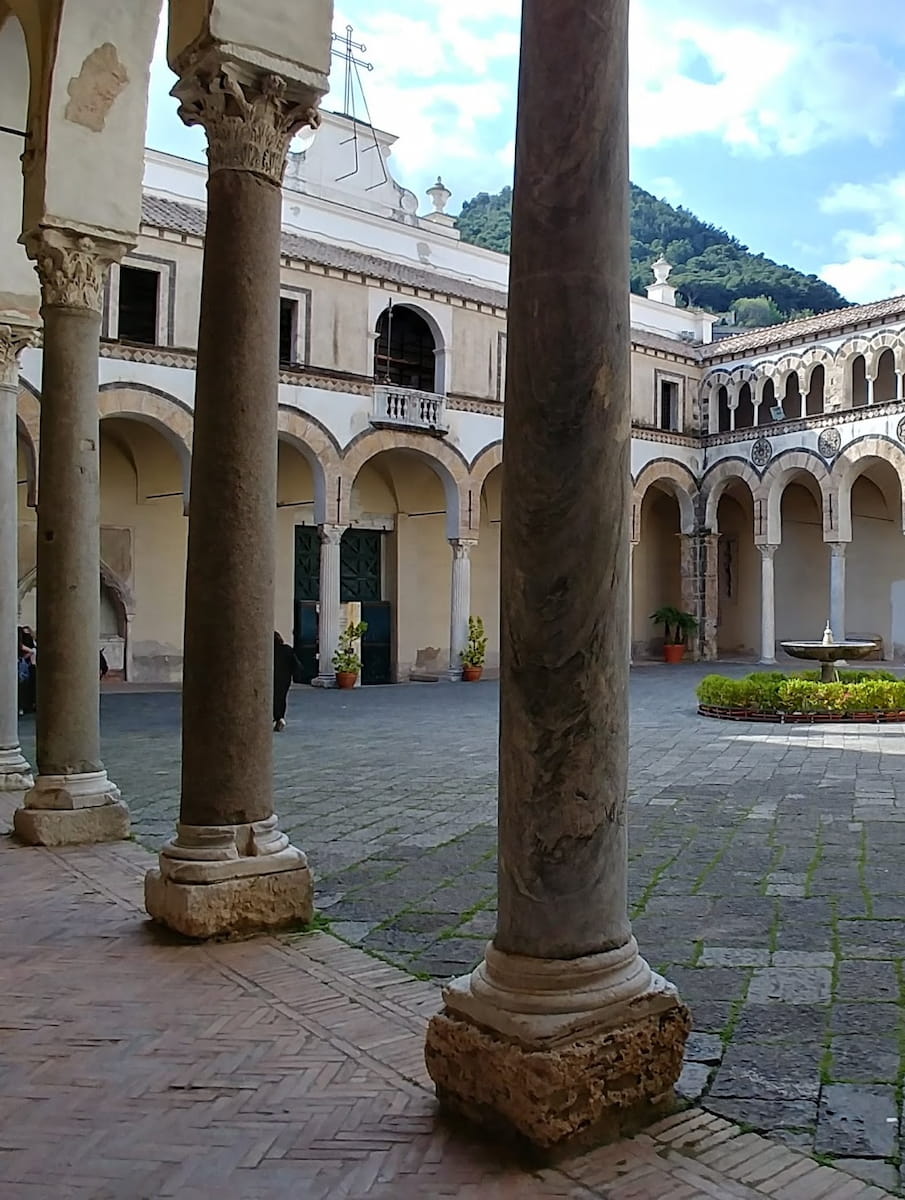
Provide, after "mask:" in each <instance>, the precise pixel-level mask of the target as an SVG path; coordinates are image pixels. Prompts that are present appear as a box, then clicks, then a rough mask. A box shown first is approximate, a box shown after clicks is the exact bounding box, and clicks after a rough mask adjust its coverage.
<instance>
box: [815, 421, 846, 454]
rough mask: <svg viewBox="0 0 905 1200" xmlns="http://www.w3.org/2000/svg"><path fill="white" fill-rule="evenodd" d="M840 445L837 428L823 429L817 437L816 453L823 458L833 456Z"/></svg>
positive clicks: (840, 440) (839, 435) (837, 451)
mask: <svg viewBox="0 0 905 1200" xmlns="http://www.w3.org/2000/svg"><path fill="white" fill-rule="evenodd" d="M841 446H842V435H841V434H840V432H839V430H838V429H834V428H832V427H830V428H829V429H824V430H823V431H822V432H821V434H820V437H819V438H818V439H817V453H818V454H820V455H822V456H823V457H824V458H835V457H836V455H837V454H838V453H839V450H840V448H841Z"/></svg>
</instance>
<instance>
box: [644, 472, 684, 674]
mask: <svg viewBox="0 0 905 1200" xmlns="http://www.w3.org/2000/svg"><path fill="white" fill-rule="evenodd" d="M681 552H682V547H681V544H680V540H679V505H678V501H677V500H676V499H675V498H674V497H673V496H669V495H667V494H666V493H665V492H661V491H660V490H659V488H657V487H650V488H648V490H647V492H646V493H645V495H644V500H643V501H642V504H641V538H640V541H639V542H638V545H637V546H635V549H634V552H633V555H632V560H633V561H632V645H633V646H634V647H635V648H636V650H637V651H638V652H639V653H641V654H644V653H649V652H652V651H655V650H656V648H657V647H658V645H659V644H661V643H662V640H663V627H662V626H660V625H654V623H653V621H651V619H650V615H651V613H652V612H655V611H656V610H657V609H658V608H661V607H662V606H663V605H664V604H671V605H674V606H675V607H676V608H681V607H682V577H681V571H680V559H681Z"/></svg>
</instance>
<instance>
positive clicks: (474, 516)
mask: <svg viewBox="0 0 905 1200" xmlns="http://www.w3.org/2000/svg"><path fill="white" fill-rule="evenodd" d="M502 462H503V443H502V440H501V441H498V442H491V444H490V445H489V446H485V447H484V449H483V450H482V451H481V452H480V454H478V455H477V456H476V457H475V459H474V461H473V462H472V464H471V469H470V471H469V483H468V524H469V527H470V528H471V529H472V530H474V534H473V536H475V537H476V536H477V533H478V530H479V529H480V525H481V498H482V496H483V492H484V484H485V483H486V482H487V479H488V477H489V476H490V474H491V472H493V471H495V470H496V469H497V467H499V466H501V465H502Z"/></svg>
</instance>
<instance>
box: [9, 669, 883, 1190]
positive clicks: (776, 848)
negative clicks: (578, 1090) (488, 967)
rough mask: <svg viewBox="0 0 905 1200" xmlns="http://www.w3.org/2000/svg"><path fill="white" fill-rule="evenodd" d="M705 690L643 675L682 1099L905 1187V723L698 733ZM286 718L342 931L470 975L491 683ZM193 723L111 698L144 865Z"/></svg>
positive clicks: (280, 794)
mask: <svg viewBox="0 0 905 1200" xmlns="http://www.w3.org/2000/svg"><path fill="white" fill-rule="evenodd" d="M727 671H729V672H732V673H741V672H742V668H727ZM703 673H704V669H703V668H701V667H697V666H683V667H679V668H667V667H659V666H651V667H641V668H638V669H636V670H635V671H634V672H633V678H632V696H631V700H632V754H631V805H630V818H629V819H630V839H631V850H630V855H631V902H632V908H633V916H634V928H635V932H636V934H637V937H638V940H639V942H640V944H641V948H642V951H643V953H644V954H645V955H646V956H647V958H648V959H649V960H650V961H651V963H652V964H654V965H656V966H657V967H658V968H659V969H661V970H663V971H664V972H665V973H666V974H668V975H669V977H670V978H671V979H673V980H674V981H675V982H676V983H677V984H678V985H679V987H680V988H681V991H682V994H683V996H684V997H685V999H686V1000H687V1001H688V1002H689V1004H690V1005H691V1007H692V1010H693V1015H694V1020H695V1029H696V1033H695V1034H694V1035H693V1037H692V1041H691V1045H690V1049H689V1061H688V1065H687V1068H686V1071H685V1074H684V1076H683V1088H684V1089H685V1091H686V1094H688V1095H689V1096H691V1097H696V1096H698V1095H701V1094H702V1095H703V1099H702V1103H703V1104H704V1105H705V1106H706V1107H707V1108H708V1109H709V1110H711V1111H712V1112H714V1113H719V1114H721V1115H722V1116H725V1117H729V1118H731V1119H733V1120H739V1121H743V1122H745V1123H746V1124H747V1125H749V1126H751V1127H753V1128H755V1129H758V1130H765V1131H769V1132H770V1133H771V1134H772V1136H773V1137H775V1138H778V1139H780V1140H781V1141H784V1142H786V1143H788V1144H790V1145H793V1146H796V1147H802V1148H805V1149H807V1150H808V1151H810V1152H812V1153H816V1154H818V1155H821V1156H826V1157H827V1159H828V1160H829V1159H833V1160H835V1161H838V1162H839V1163H840V1165H843V1166H844V1167H845V1168H846V1170H849V1171H852V1172H854V1173H857V1174H859V1175H863V1176H864V1177H866V1178H868V1179H870V1180H874V1181H876V1182H877V1183H878V1184H880V1185H882V1186H883V1187H886V1188H888V1189H890V1190H897V1189H899V1186H900V1177H899V1163H900V1160H901V1153H902V1145H901V1137H902V1134H903V1133H905V1130H903V1129H902V1127H901V1120H902V1112H901V1101H902V1092H903V1083H905V1074H903V1070H905V979H903V959H905V866H903V864H905V771H903V769H902V768H903V766H905V757H903V756H905V726H903V727H899V726H894V725H885V726H876V727H874V726H845V727H842V726H840V727H833V726H826V725H821V726H812V727H805V726H789V727H781V726H771V725H763V724H741V723H739V724H732V723H723V722H717V721H712V720H708V719H706V718H700V717H698V716H697V714H696V712H695V708H694V698H693V687H694V684H695V683H696V681H697V680H698V679H699V678H700V676H701V675H702V674H703ZM290 703H291V708H290V718H291V723H290V727H289V729H288V730H287V731H286V733H285V734H283V735H281V736H280V737H279V738H278V739H277V744H276V763H277V785H276V788H277V807H278V810H279V812H280V814H281V818H282V824H283V827H284V828H286V829H287V830H288V831H289V832H290V833H291V834H292V837H293V839H294V841H295V842H296V844H298V845H301V846H303V847H304V848H305V849H306V850H307V851H308V853H309V855H310V857H311V860H312V863H313V865H314V868H315V870H316V872H317V874H318V877H319V895H318V903H319V907H320V908H321V910H322V912H323V913H324V914H325V916H326V917H327V918H328V919H329V922H330V927H331V929H332V930H333V931H334V932H335V933H337V934H338V935H339V936H340V937H342V938H343V939H345V940H347V941H348V942H350V943H352V944H353V945H359V946H361V947H363V948H364V949H365V950H367V951H369V952H370V953H372V954H375V955H380V956H383V957H384V958H386V959H388V960H389V961H390V962H392V963H394V964H397V965H399V966H401V967H403V968H404V969H405V970H407V971H409V972H412V973H417V974H422V975H424V976H440V977H442V976H446V975H450V974H453V973H461V972H462V971H464V970H467V969H468V968H470V967H471V966H472V965H473V964H474V963H475V962H476V961H477V960H478V958H479V957H480V955H481V952H482V947H483V943H484V940H485V939H486V937H487V936H488V935H489V934H490V933H491V932H492V930H493V927H494V903H495V901H494V889H495V876H494V848H495V828H494V813H495V753H496V719H495V716H496V703H497V689H496V687H495V685H492V684H480V685H477V686H474V685H472V686H463V685H458V686H453V685H430V684H423V685H412V686H409V687H400V688H381V689H364V690H360V691H357V692H355V693H353V694H349V693H339V692H318V691H314V690H313V689H296V690H295V691H294V692H293V695H292V698H291V702H290ZM178 711H179V698H178V696H177V695H175V694H163V695H118V696H109V697H105V700H104V706H103V722H104V734H105V747H106V748H105V754H106V761H107V766H108V768H109V770H110V773H111V775H112V776H113V778H114V779H115V780H116V781H117V782H118V783H119V785H120V786H121V787H122V789H123V792H124V795H125V796H126V798H127V799H128V801H129V803H130V805H131V807H132V812H133V817H134V827H135V832H136V835H137V837H138V838H139V839H140V840H141V841H142V842H144V843H145V844H146V845H148V846H150V847H156V846H157V845H159V844H160V842H161V841H162V840H163V839H164V838H165V837H166V836H169V833H170V830H171V828H172V822H173V820H174V818H175V814H176V811H177V804H178V752H179V744H178ZM27 740H28V739H27V738H26V741H27Z"/></svg>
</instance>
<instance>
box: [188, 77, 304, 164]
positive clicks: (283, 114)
mask: <svg viewBox="0 0 905 1200" xmlns="http://www.w3.org/2000/svg"><path fill="white" fill-rule="evenodd" d="M297 91H298V89H294V90H293V93H292V94H290V91H289V88H288V85H287V83H286V80H285V79H283V78H282V76H280V75H275V74H267V75H262V76H260V77H259V78H249V77H246V78H243V79H240V78H239V74H238V72H237V71H236V70H235V69H234V68H232V67H231V66H228V65H226V64H224V63H217V62H214V63H210V62H207V61H201V62H193V63H192V64H191V65H190V66H189V68H188V69H187V71H186V73H185V74H184V75H183V77H182V78H181V79H180V80H179V82H178V83H177V84H176V86H175V87H174V88H173V90H172V92H171V95H173V96H175V97H176V99H177V100H178V101H179V116H180V117H181V118H182V120H183V121H184V122H185V124H186V125H203V126H204V129H205V132H206V133H207V161H208V170H209V171H210V172H211V173H213V172H214V171H218V170H231V171H250V172H252V173H254V174H256V175H262V176H264V178H266V179H269V180H271V181H272V182H273V183H276V184H278V185H279V184H282V182H283V173H284V171H285V169H286V158H287V156H288V154H289V143H290V142H291V141H292V139H293V137H294V136H295V135H296V133H298V131H299V130H300V129H302V128H303V127H304V126H305V125H309V126H311V128H312V129H316V128H317V127H318V125H320V119H321V118H320V113H319V112H318V109H317V104H318V101H319V99H320V94H319V93H318V92H316V91H314V90H310V91H309V92H306V93H305V94H304V95H301V96H299V95H297V94H295V92H297Z"/></svg>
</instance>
